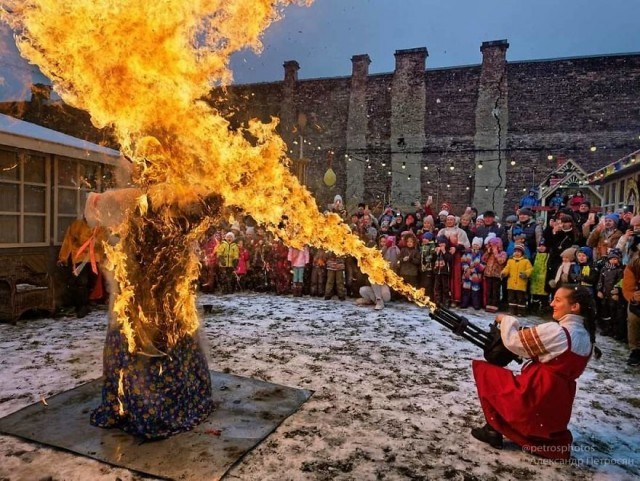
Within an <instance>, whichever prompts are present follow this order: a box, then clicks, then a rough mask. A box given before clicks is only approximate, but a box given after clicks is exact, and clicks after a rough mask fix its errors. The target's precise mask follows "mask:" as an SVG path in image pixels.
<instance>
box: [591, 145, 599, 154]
mask: <svg viewBox="0 0 640 481" xmlns="http://www.w3.org/2000/svg"><path fill="white" fill-rule="evenodd" d="M589 150H590V151H591V152H595V151H596V150H598V147H596V146H595V145H592V146H591V147H589Z"/></svg>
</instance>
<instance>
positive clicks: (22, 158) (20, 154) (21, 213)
mask: <svg viewBox="0 0 640 481" xmlns="http://www.w3.org/2000/svg"><path fill="white" fill-rule="evenodd" d="M1 149H2V150H4V151H6V152H13V153H15V154H16V157H17V160H18V168H19V172H20V175H19V178H18V180H11V179H0V182H1V183H3V184H11V185H18V188H19V194H18V195H19V206H18V209H19V210H18V212H9V211H0V214H2V215H13V216H15V215H16V214H17V215H18V242H17V243H15V242H6V243H4V242H3V243H0V248H3V249H5V248H11V247H42V246H48V245H49V241H50V236H49V233H50V232H51V158H50V156H49V155H47V154H43V153H41V152H32V151H29V150H23V149H12V148H8V147H5V146H2V147H1ZM27 156H33V157H39V158H42V159H43V161H44V163H45V165H44V173H45V182H44V183H41V182H25V180H24V177H25V176H24V174H25V162H26V159H27ZM25 186H34V187H44V188H45V205H44V208H45V212H43V213H39V212H25V206H24V204H25V203H24V196H25ZM25 217H44V219H45V225H44V234H45V235H44V241H42V242H24V220H25Z"/></svg>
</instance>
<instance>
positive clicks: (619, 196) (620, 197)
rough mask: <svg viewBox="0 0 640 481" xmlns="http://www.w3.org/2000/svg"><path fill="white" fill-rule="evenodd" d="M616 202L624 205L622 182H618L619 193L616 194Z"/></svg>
mask: <svg viewBox="0 0 640 481" xmlns="http://www.w3.org/2000/svg"><path fill="white" fill-rule="evenodd" d="M618 202H620V203H622V204H624V180H621V181H620V191H619V192H618Z"/></svg>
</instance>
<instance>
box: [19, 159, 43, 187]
mask: <svg viewBox="0 0 640 481" xmlns="http://www.w3.org/2000/svg"><path fill="white" fill-rule="evenodd" d="M46 168H47V159H45V158H44V157H43V156H41V155H25V159H24V181H25V182H36V183H38V184H44V183H46V181H47V174H46Z"/></svg>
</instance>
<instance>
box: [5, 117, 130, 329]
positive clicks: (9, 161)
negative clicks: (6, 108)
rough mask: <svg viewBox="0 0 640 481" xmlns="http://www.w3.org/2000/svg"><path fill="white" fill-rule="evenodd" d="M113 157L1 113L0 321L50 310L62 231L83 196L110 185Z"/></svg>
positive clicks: (116, 159) (57, 285)
mask: <svg viewBox="0 0 640 481" xmlns="http://www.w3.org/2000/svg"><path fill="white" fill-rule="evenodd" d="M119 160H120V153H119V152H118V151H115V150H113V149H108V148H105V147H102V146H100V145H96V144H92V143H90V142H86V141H84V140H81V139H78V138H75V137H71V136H69V135H65V134H62V133H60V132H56V131H54V130H50V129H47V128H44V127H40V126H38V125H35V124H31V123H29V122H24V121H21V120H17V119H14V118H13V117H9V116H6V115H1V114H0V319H5V320H10V321H15V320H16V319H17V318H19V317H20V316H21V315H22V314H23V313H24V312H26V311H27V310H30V309H44V310H47V311H53V310H54V308H55V303H56V298H57V297H58V296H57V295H56V291H57V292H58V294H60V293H61V290H62V289H63V287H64V282H56V279H57V278H58V276H56V267H55V262H56V258H57V254H58V251H59V249H60V244H61V243H62V240H63V238H64V234H65V231H66V229H67V227H68V226H69V224H70V223H71V222H73V221H74V220H75V219H76V218H79V217H81V216H82V211H83V207H84V202H85V199H86V197H87V195H88V193H89V192H94V191H103V190H105V189H106V188H108V187H110V186H112V184H113V180H114V175H115V169H116V167H117V165H118V163H119ZM58 280H60V279H58Z"/></svg>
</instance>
